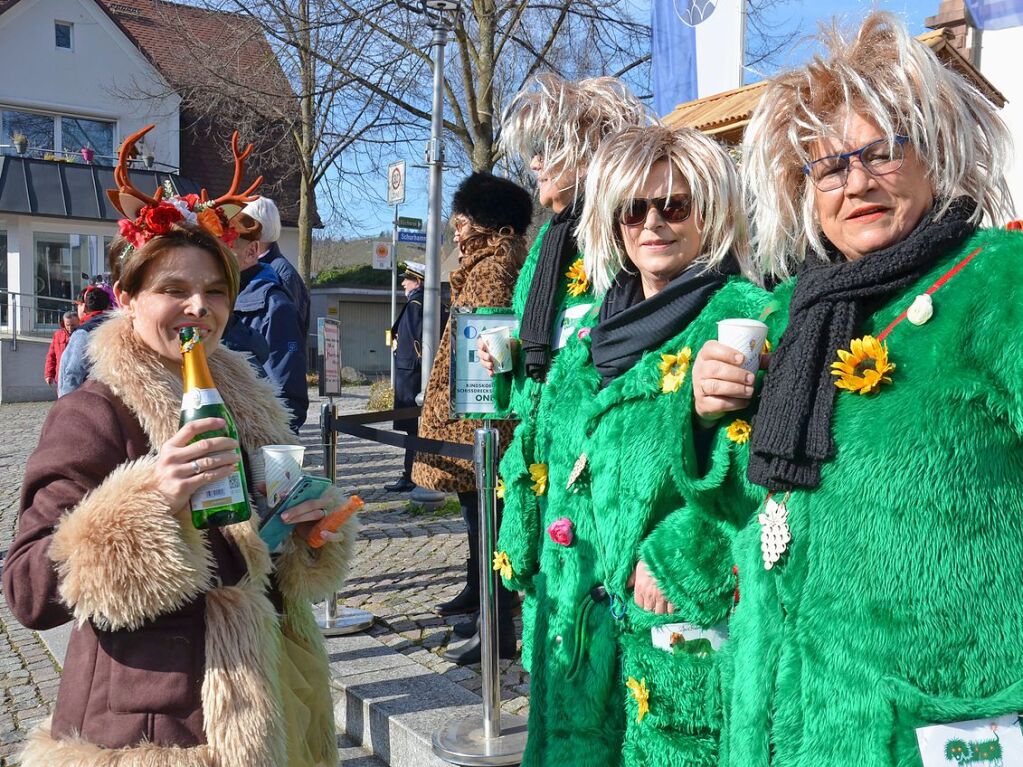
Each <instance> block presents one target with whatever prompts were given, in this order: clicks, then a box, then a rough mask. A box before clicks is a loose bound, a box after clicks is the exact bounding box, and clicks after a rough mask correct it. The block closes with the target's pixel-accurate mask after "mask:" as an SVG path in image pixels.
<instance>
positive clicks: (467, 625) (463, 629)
mask: <svg viewBox="0 0 1023 767" xmlns="http://www.w3.org/2000/svg"><path fill="white" fill-rule="evenodd" d="M479 622H480V614H479V613H476V614H475V615H474V616H472V617H471V618H470V619H469V620H467V621H462V622H461V623H456V624H455V625H454V626H453V627H452V629H451V631H452V633H453V634H454V635H455V636H456V637H459V638H460V639H468V638H469V637H471V636H472V635H473V634H475V633H476V629H477V628H478V627H479Z"/></svg>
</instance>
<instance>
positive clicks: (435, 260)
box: [422, 0, 459, 393]
mask: <svg viewBox="0 0 1023 767" xmlns="http://www.w3.org/2000/svg"><path fill="white" fill-rule="evenodd" d="M422 7H423V13H424V14H426V16H427V18H429V19H430V26H431V27H432V28H433V40H432V41H431V42H430V46H431V47H432V48H433V112H432V115H431V117H432V119H431V121H430V143H429V145H428V147H427V150H426V164H427V165H428V166H429V168H430V182H429V186H428V195H429V204H430V209H429V211H428V215H427V219H426V275H425V277H426V279H425V283H424V285H423V341H422V345H423V378H422V383H423V388H422V391H423V392H424V393H425V392H426V385H427V383H428V382H429V380H430V371H431V370H432V369H433V358H434V357H435V356H436V354H437V343H438V341H439V339H440V250H441V243H442V240H443V236H444V230H443V227H442V225H441V215H440V209H441V201H442V199H443V197H444V187H443V179H442V177H443V174H444V48H445V46H446V45H447V42H448V32H449V31H450V29H451V26H452V24H453V22H454V18H455V16H456V15H457V14H458V13H459V6H458V3H457V2H455V1H454V0H423V3H422Z"/></svg>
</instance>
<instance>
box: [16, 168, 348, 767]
mask: <svg viewBox="0 0 1023 767" xmlns="http://www.w3.org/2000/svg"><path fill="white" fill-rule="evenodd" d="M122 154H123V150H122ZM126 178H127V177H126V174H125V175H124V176H122V177H120V178H119V180H120V181H121V182H122V188H121V189H120V190H119V191H120V203H121V206H122V211H123V212H126V214H127V215H128V216H129V218H128V219H126V220H125V221H124V222H122V227H121V230H122V233H125V235H126V239H127V240H128V243H129V245H130V247H126V248H124V249H121V253H122V255H121V259H122V260H121V261H119V262H118V263H117V264H112V267H114V268H113V269H112V271H113V272H114V273H116V274H118V281H117V284H116V287H115V289H116V291H117V297H118V301H119V303H120V305H121V307H122V308H121V309H120V310H119V311H118V312H116V313H115V314H114V316H113V317H112V318H111V319H110V320H109V321H107V322H106V323H104V324H103V326H101V327H99V328H97V329H96V331H95V332H94V334H93V338H92V339H91V341H90V354H91V357H92V359H93V367H92V372H91V375H90V378H89V380H88V381H87V382H86V383H85V384H84V385H83V386H82V387H81V388H80V389H79V390H77V391H76V392H74V393H73V394H71V395H68V396H67V397H64V398H62V399H60V400H59V401H58V402H57V404H56V405H55V406H54V407H53V409H52V411H51V412H50V415H49V417H48V418H47V421H46V423H45V424H44V426H43V430H42V434H41V437H40V441H39V446H38V447H37V449H36V451H35V452H34V453H33V454H32V456H31V457H30V458H29V460H28V464H27V466H26V470H25V478H24V484H23V489H22V506H21V510H20V514H19V520H18V534H17V538H16V540H15V541H14V543H13V544H12V546H11V549H10V552H9V554H8V557H7V560H6V562H5V567H4V573H3V587H4V595H5V597H6V599H7V602H8V604H9V605H10V608H11V611H12V612H13V613H14V615H15V616H16V617H17V618H18V620H19V621H20V622H21V623H22V624H23V625H25V626H27V627H29V628H32V629H34V630H44V629H49V628H53V627H56V626H59V625H62V624H65V623H68V622H69V621H76V625H75V627H74V628H73V630H72V633H71V640H70V645H69V648H68V652H67V657H66V660H65V663H64V671H63V676H62V680H61V687H60V692H59V694H58V697H57V702H56V705H55V707H54V711H53V716H52V718H51V719H50V720H47V721H45V722H44V723H42V724H41V725H40V726H38V727H37V728H36V729H35V730H34V731H33V732H32V734H31V735H30V736H29V739H28V742H27V744H26V748H25V750H24V752H23V754H22V756H21V764H23V765H25V767H43V765H45V766H46V767H64V766H67V767H70V765H75V767H93V766H95V767H98V766H99V765H109V764H113V763H114V762H116V763H117V764H122V765H141V764H145V765H147V766H154V767H200V766H202V767H206V766H207V765H210V764H238V765H241V764H244V765H259V766H260V767H279V766H280V765H288V766H289V767H296V765H302V766H303V767H313V766H314V765H333V764H335V763H336V761H337V754H336V744H335V733H334V726H333V720H332V716H331V712H332V708H331V701H330V693H329V689H328V688H327V685H326V682H325V680H326V679H327V677H328V671H327V662H326V656H325V654H324V652H323V649H322V646H321V643H320V639H319V632H318V631H317V628H316V625H315V623H314V621H313V617H312V614H311V612H310V607H309V602H310V601H311V600H316V599H319V598H323V597H324V596H326V595H327V594H329V593H332V592H333V591H334V589H335V588H336V587H337V586H339V584H340V580H341V578H342V576H343V573H344V570H345V567H346V564H347V561H348V558H349V554H350V550H351V544H352V538H353V536H354V532H353V529H352V528H351V527H349V528H346V529H342V530H341V531H339V532H338V533H337V534H335V535H333V536H331V537H332V538H334V539H335V540H336V541H337V542H333V543H328V545H326V546H324V547H323V548H321V549H318V550H316V551H314V550H313V549H311V548H309V547H308V546H307V544H306V542H305V536H306V535H307V534H308V532H309V531H310V529H311V526H312V524H313V523H314V522H316V521H318V520H320V519H321V518H323V517H324V516H325V515H326V513H327V511H328V508H329V507H330V506H331V505H332V504H331V503H330V502H328V500H326V499H320V500H316V501H308V502H306V503H303V504H301V505H299V506H296V507H295V508H294V509H293V510H292V511H291V512H290V520H289V521H291V522H294V523H296V527H295V531H294V533H293V535H292V537H291V540H290V541H289V542H288V543H287V544H286V545H285V547H284V550H283V552H281V553H280V554H278V555H275V556H274V557H273V558H271V556H270V554H269V552H268V551H267V548H266V546H265V545H264V544H263V542H262V541H261V540H260V537H259V533H258V519H259V517H258V515H257V514H255V513H253V514H252V515H251V516H250V517H249V518H248V519H247V520H244V521H239V522H236V523H235V524H229V525H226V526H223V527H210V528H206V529H197V528H196V527H195V526H194V524H193V521H192V518H191V514H190V503H189V501H190V498H191V497H192V495H193V494H194V493H196V492H197V491H200V490H201V489H202V488H204V487H206V486H209V485H210V484H211V483H212V482H215V481H218V480H222V479H224V478H226V477H230V476H231V475H236V474H239V473H240V472H239V467H238V463H239V452H240V455H241V460H243V461H245V462H246V464H248V463H249V462H251V461H254V460H258V449H259V447H260V446H261V445H265V444H271V443H287V442H292V441H293V437H292V435H291V433H290V431H289V429H288V414H287V413H286V411H285V410H284V409H283V408H282V407H281V405H280V404H279V402H278V401H277V399H276V398H275V396H274V392H273V391H272V389H271V388H270V386H269V385H268V384H267V383H266V382H265V381H263V380H260V379H258V378H257V377H256V375H255V373H254V372H253V370H252V368H251V366H250V365H249V364H248V362H247V361H246V359H245V358H244V357H243V356H241V355H239V354H237V353H235V352H230V351H228V350H226V349H224V348H221V347H220V346H219V340H220V337H221V334H222V333H223V331H224V327H225V326H226V324H227V321H228V318H229V316H230V313H231V305H232V302H233V301H234V298H235V296H236V295H237V292H238V271H237V267H236V265H235V261H234V257H233V256H232V255H231V253H230V252H229V251H228V250H227V248H226V247H225V244H224V242H223V241H222V239H221V238H224V239H230V238H231V236H232V234H233V230H232V229H231V227H230V224H229V223H228V220H227V216H226V214H225V212H224V210H223V209H221V204H223V205H227V204H228V202H223V203H221V202H218V201H213V202H206V201H202V200H198V199H188V198H171V199H170V200H162V199H160V198H159V196H157V197H155V198H150V197H146V196H144V195H140V194H139V193H137V191H136V190H133V189H131V188H130V187H128V186H125V184H126ZM130 197H137V198H138V199H136V200H135V201H134V203H128V202H127V201H126V198H130ZM189 213H190V214H192V215H191V216H189V215H188V214H189ZM193 219H194V220H195V221H196V223H191V220H193ZM215 235H216V236H215ZM112 250H113V251H114V252H115V253H116V252H117V251H118V249H112ZM115 257H116V256H115ZM184 328H192V329H195V330H197V331H198V334H199V336H200V337H201V341H202V345H203V346H204V347H205V351H206V355H207V357H208V364H209V369H210V371H211V373H212V376H213V380H214V381H215V383H216V387H217V389H216V391H215V392H214V394H216V393H217V392H219V396H220V397H222V399H223V401H224V403H225V404H226V405H227V407H228V408H229V409H230V411H231V413H233V416H234V421H235V423H236V425H237V431H238V435H239V439H238V440H237V441H235V440H233V439H230V438H228V437H222V436H221V437H210V438H204V439H201V440H199V441H197V442H194V444H193V440H195V439H196V438H197V437H198V436H199V435H202V434H205V433H207V432H210V431H214V430H218V429H223V428H224V427H225V425H226V424H225V422H224V421H223V420H222V419H215V418H204V419H200V420H194V421H191V422H189V423H186V424H185V425H184V426H182V427H180V428H179V426H178V423H179V413H180V411H181V408H182V406H183V403H182V394H183V391H182V377H181V376H182V372H181V359H182V351H181V343H180V341H179V334H180V333H181V331H182V329H184ZM68 445H73V446H74V448H73V449H71V450H69V449H68ZM242 476H244V474H242ZM248 490H249V492H250V493H251V492H252V490H254V488H248Z"/></svg>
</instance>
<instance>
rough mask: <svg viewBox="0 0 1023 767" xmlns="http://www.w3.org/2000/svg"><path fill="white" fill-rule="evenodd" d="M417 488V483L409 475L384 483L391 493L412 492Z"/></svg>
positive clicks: (385, 488)
mask: <svg viewBox="0 0 1023 767" xmlns="http://www.w3.org/2000/svg"><path fill="white" fill-rule="evenodd" d="M415 489H416V483H415V482H413V481H412V480H411V479H409V478H408V477H405V476H402V477H399V478H398V479H396V480H395V481H394V482H391V483H390V484H387V485H384V490H386V491H387V492H389V493H411V492H412V491H413V490H415Z"/></svg>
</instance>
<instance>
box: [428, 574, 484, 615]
mask: <svg viewBox="0 0 1023 767" xmlns="http://www.w3.org/2000/svg"><path fill="white" fill-rule="evenodd" d="M473 564H475V563H473V562H470V564H469V566H470V567H472V566H473ZM477 580H478V578H477ZM479 609H480V587H479V586H478V585H477V584H476V583H466V584H465V586H463V587H462V590H461V591H460V592H458V596H456V597H455V598H454V599H451V600H449V601H447V602H441V603H440V604H439V605H437V606H436V607H435V608H434V612H435V613H437V615H440V616H444V617H446V616H448V615H461V614H462V613H474V612H476V611H477V610H479Z"/></svg>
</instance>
